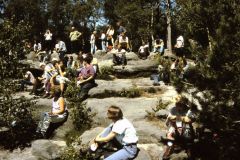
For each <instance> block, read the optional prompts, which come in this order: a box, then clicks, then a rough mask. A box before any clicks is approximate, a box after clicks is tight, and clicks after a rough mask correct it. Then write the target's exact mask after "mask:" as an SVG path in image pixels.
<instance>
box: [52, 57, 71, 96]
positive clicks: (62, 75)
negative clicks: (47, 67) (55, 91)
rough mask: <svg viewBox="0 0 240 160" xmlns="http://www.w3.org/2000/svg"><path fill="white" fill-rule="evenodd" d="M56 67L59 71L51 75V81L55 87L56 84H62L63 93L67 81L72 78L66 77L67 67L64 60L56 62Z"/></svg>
mask: <svg viewBox="0 0 240 160" xmlns="http://www.w3.org/2000/svg"><path fill="white" fill-rule="evenodd" d="M54 67H55V68H56V69H57V72H56V73H55V74H54V75H53V76H52V77H51V79H50V83H51V87H52V88H53V87H55V85H60V90H61V92H62V93H61V94H63V92H64V90H65V89H66V85H65V84H66V83H67V82H69V81H70V80H69V79H68V78H67V77H66V72H65V67H64V64H63V61H62V60H61V61H59V62H56V63H55V64H54Z"/></svg>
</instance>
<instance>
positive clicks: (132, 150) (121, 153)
mask: <svg viewBox="0 0 240 160" xmlns="http://www.w3.org/2000/svg"><path fill="white" fill-rule="evenodd" d="M107 117H108V118H109V119H110V120H112V122H113V123H111V124H110V125H109V126H108V127H107V128H105V129H104V130H103V131H102V132H101V133H100V134H99V135H97V137H96V138H95V139H94V142H93V143H92V144H91V150H94V148H96V147H97V148H100V146H102V145H103V144H104V143H110V142H111V143H114V144H115V145H116V146H117V148H118V149H117V151H116V152H115V153H113V154H112V155H110V156H108V157H107V158H105V157H104V158H105V160H128V159H133V158H135V157H136V156H137V153H138V148H137V142H138V137H137V136H136V130H135V128H134V127H133V125H132V123H131V122H129V121H128V120H127V119H126V118H124V117H123V113H122V110H121V109H120V108H119V107H116V106H110V107H109V108H108V111H107Z"/></svg>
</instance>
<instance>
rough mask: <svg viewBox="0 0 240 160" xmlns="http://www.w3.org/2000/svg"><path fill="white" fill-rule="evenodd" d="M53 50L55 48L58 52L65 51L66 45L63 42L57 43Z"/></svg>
mask: <svg viewBox="0 0 240 160" xmlns="http://www.w3.org/2000/svg"><path fill="white" fill-rule="evenodd" d="M55 48H56V49H59V51H64V52H66V51H67V48H66V44H65V42H63V41H59V42H58V43H57V44H56V45H55Z"/></svg>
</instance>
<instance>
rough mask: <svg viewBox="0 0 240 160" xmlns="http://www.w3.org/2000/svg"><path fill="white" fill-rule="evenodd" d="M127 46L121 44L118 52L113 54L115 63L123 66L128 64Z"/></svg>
mask: <svg viewBox="0 0 240 160" xmlns="http://www.w3.org/2000/svg"><path fill="white" fill-rule="evenodd" d="M125 49H126V46H121V47H120V48H119V49H118V52H117V53H116V54H115V53H114V54H113V63H114V65H122V68H124V67H125V65H127V58H126V50H125Z"/></svg>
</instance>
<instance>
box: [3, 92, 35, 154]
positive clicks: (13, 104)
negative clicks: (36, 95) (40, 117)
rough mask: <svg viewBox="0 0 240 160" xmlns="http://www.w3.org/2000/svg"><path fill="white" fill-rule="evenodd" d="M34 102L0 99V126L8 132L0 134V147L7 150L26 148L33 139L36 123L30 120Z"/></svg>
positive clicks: (4, 97) (23, 99) (20, 99)
mask: <svg viewBox="0 0 240 160" xmlns="http://www.w3.org/2000/svg"><path fill="white" fill-rule="evenodd" d="M34 104H35V102H33V101H32V100H28V99H25V98H24V97H20V98H12V97H11V96H9V95H8V96H3V97H1V98H0V125H1V126H5V127H7V128H8V129H9V130H8V131H6V132H3V133H0V145H2V146H4V147H5V148H7V149H14V148H16V147H20V148H22V147H25V146H28V145H29V143H30V142H31V140H32V139H34V134H35V129H36V123H35V121H34V120H33V118H32V109H33V106H34Z"/></svg>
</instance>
